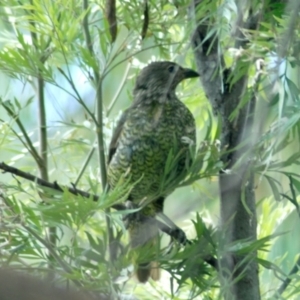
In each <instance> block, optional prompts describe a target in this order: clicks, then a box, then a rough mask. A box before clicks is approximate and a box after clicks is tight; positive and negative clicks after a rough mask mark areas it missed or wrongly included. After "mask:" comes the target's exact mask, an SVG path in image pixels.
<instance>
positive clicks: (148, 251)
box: [128, 220, 160, 283]
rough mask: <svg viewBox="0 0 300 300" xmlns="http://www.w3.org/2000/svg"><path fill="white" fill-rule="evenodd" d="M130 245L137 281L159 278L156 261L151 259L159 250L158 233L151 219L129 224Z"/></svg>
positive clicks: (143, 281)
mask: <svg viewBox="0 0 300 300" xmlns="http://www.w3.org/2000/svg"><path fill="white" fill-rule="evenodd" d="M128 231H129V238H130V246H131V248H132V250H131V251H132V253H133V263H134V268H135V275H136V277H137V279H138V281H139V282H142V283H145V282H147V281H148V279H149V278H152V279H153V280H159V279H160V269H159V265H158V262H156V261H152V259H154V258H155V256H156V254H157V253H158V251H159V235H158V227H157V224H156V222H153V220H152V221H151V220H149V221H143V222H134V224H133V223H131V224H130V225H129V228H128Z"/></svg>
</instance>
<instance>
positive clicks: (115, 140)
mask: <svg viewBox="0 0 300 300" xmlns="http://www.w3.org/2000/svg"><path fill="white" fill-rule="evenodd" d="M127 115H128V109H127V110H125V111H124V112H123V114H122V116H121V118H120V119H119V121H118V124H117V127H116V128H115V130H114V133H113V136H112V139H111V141H110V144H109V152H108V161H107V163H108V164H109V163H110V161H111V159H112V157H113V156H114V154H115V153H116V151H117V148H118V143H119V137H120V136H121V133H122V129H123V125H124V124H125V122H126V119H127Z"/></svg>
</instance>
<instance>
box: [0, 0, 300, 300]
mask: <svg viewBox="0 0 300 300" xmlns="http://www.w3.org/2000/svg"><path fill="white" fill-rule="evenodd" d="M82 2H83V3H82ZM82 2H81V1H69V0H57V1H51V0H42V1H38V0H28V1H17V0H3V1H1V4H0V16H1V18H0V28H1V33H0V78H1V79H0V81H1V91H0V100H1V102H0V116H1V117H0V132H1V138H0V149H1V161H3V162H5V163H6V164H8V165H13V166H14V167H16V168H18V169H21V170H23V171H25V172H28V173H31V174H33V175H35V176H38V177H41V178H43V179H44V180H47V181H50V182H54V181H55V182H57V183H58V184H59V185H61V186H62V187H64V186H71V185H72V184H73V185H74V186H76V187H78V188H79V189H81V190H84V191H87V192H89V193H91V194H93V195H98V196H99V200H98V201H97V202H94V201H92V200H91V199H86V198H84V197H82V196H74V195H72V194H71V193H70V192H69V191H68V190H67V189H64V188H63V189H64V191H63V192H62V193H61V192H59V191H55V190H53V189H50V188H42V187H41V186H39V185H38V184H36V183H35V182H31V181H28V180H25V179H22V178H19V177H17V176H12V175H11V174H9V173H5V174H1V175H0V176H1V177H0V184H1V186H0V188H1V195H0V196H1V199H0V200H1V206H0V218H1V219H0V230H1V236H0V253H1V256H0V261H1V265H10V266H14V267H15V268H18V269H21V270H26V271H28V270H30V272H31V273H33V274H36V275H39V276H40V275H41V274H42V275H45V276H46V275H47V273H48V270H49V265H50V266H51V267H52V268H53V269H54V273H55V280H57V281H59V282H63V283H64V284H65V283H66V282H71V284H74V285H77V286H80V287H83V288H85V289H89V290H93V291H99V292H100V293H102V294H109V295H112V298H115V299H116V298H117V295H119V297H120V298H122V297H123V296H125V295H127V296H128V297H132V299H134V298H133V297H134V296H135V297H139V298H140V299H219V298H221V297H222V294H223V291H222V288H224V287H222V288H220V283H219V281H218V274H217V271H216V270H215V269H214V268H213V267H211V266H210V265H209V264H207V263H206V262H205V260H207V258H208V257H210V256H213V257H215V258H217V259H218V258H220V257H221V256H222V253H219V252H218V249H219V248H218V243H219V230H220V228H218V224H219V218H218V214H219V211H218V209H219V206H218V205H219V204H218V203H219V202H218V187H217V178H218V172H219V171H220V170H221V169H226V166H223V165H222V163H221V162H220V161H219V142H218V138H219V132H220V126H221V124H220V121H219V119H218V118H217V117H215V116H213V113H212V110H211V107H210V104H209V103H208V101H207V99H206V97H205V94H204V92H203V90H202V88H201V85H200V83H199V81H197V80H194V81H187V82H184V83H182V84H181V85H180V86H179V88H178V89H177V93H178V95H179V98H180V99H182V100H183V101H184V103H185V104H186V105H187V106H188V107H189V109H190V110H191V111H192V112H193V115H194V117H195V119H196V124H197V140H198V142H197V146H198V149H199V152H198V156H197V157H196V159H195V162H194V164H193V165H192V166H191V169H190V172H189V174H188V176H187V177H186V178H184V179H183V180H182V181H181V182H180V183H178V187H179V188H178V190H176V191H175V192H174V193H173V194H172V195H171V196H170V197H169V199H168V201H167V205H166V209H165V212H166V214H167V215H168V216H170V218H171V219H173V220H174V219H175V220H176V222H177V224H178V225H179V226H180V227H181V228H183V230H184V231H185V232H186V234H187V236H188V238H189V239H190V240H191V241H192V243H191V244H188V245H187V246H185V247H180V246H179V245H177V243H176V242H174V243H173V244H172V245H171V246H169V239H170V238H169V237H167V236H166V235H164V237H163V238H162V245H163V246H162V250H161V256H160V259H159V261H160V264H161V267H162V269H164V270H166V272H163V276H162V279H161V281H160V282H149V283H147V284H146V285H137V284H136V281H135V280H134V279H132V278H131V272H132V267H131V260H130V254H128V247H127V242H128V241H127V240H128V238H127V235H126V231H125V229H124V225H123V224H122V221H121V218H122V214H123V213H124V212H117V211H115V210H111V211H108V209H109V208H110V207H111V205H112V204H117V203H123V202H124V200H125V199H126V195H127V194H128V192H129V191H130V188H131V187H130V185H128V182H126V180H125V181H120V183H118V188H116V189H115V190H114V191H113V192H110V193H106V192H104V188H103V186H104V185H105V183H106V167H105V161H106V156H107V146H108V143H109V141H110V138H111V134H112V129H113V127H114V126H115V123H116V120H117V118H118V116H119V115H120V114H121V111H123V110H124V109H126V108H127V107H128V106H129V104H130V103H131V101H132V94H131V91H132V88H133V83H134V79H135V77H136V74H137V73H138V71H139V70H140V69H141V68H142V67H143V66H145V65H146V64H147V63H148V62H150V61H151V60H171V61H176V62H178V63H180V64H181V65H184V66H188V67H193V68H195V63H194V58H193V55H192V51H191V49H190V36H191V33H192V31H193V28H194V24H193V22H192V19H191V17H189V16H188V7H189V2H188V1H173V2H169V1H160V2H157V1H155V0H152V1H148V2H141V1H135V0H134V1H123V0H121V1H118V2H117V9H116V16H117V35H116V40H115V41H112V39H113V38H112V35H111V31H110V30H109V29H110V23H109V21H108V19H107V18H106V16H105V3H104V2H103V1H89V3H87V1H82ZM253 2H256V1H253ZM267 2H268V1H267ZM145 3H148V5H147V7H148V9H149V11H148V12H149V22H148V24H146V21H145V20H147V17H146V15H145V7H146V6H145V5H146V4H145ZM249 3H250V2H249ZM253 5H254V4H253ZM262 5H263V4H260V3H257V7H255V8H256V9H260V8H261V6H262ZM293 6H295V7H296V6H297V5H296V1H294V2H293V1H291V2H290V3H288V4H283V3H281V2H277V3H276V4H274V3H273V2H271V1H269V2H268V3H265V7H264V13H263V18H262V20H261V22H260V26H259V29H258V30H257V31H253V32H252V31H251V30H249V31H247V32H245V34H246V35H247V37H248V38H249V43H248V47H247V48H246V49H235V48H233V45H232V42H231V36H230V35H231V32H232V30H233V27H234V24H235V21H236V19H237V17H238V10H237V7H236V4H235V1H233V0H231V1H203V6H201V7H200V9H199V10H198V12H197V15H198V17H200V18H203V19H204V21H205V22H211V23H209V24H211V32H212V33H213V32H218V33H219V37H220V49H222V51H224V57H225V63H226V66H227V67H228V68H230V67H232V66H234V65H235V61H236V59H237V57H239V58H240V57H242V58H243V59H242V61H243V63H244V65H242V64H239V65H238V66H239V68H238V69H236V70H235V71H236V72H235V73H234V76H232V78H230V82H229V84H228V85H229V88H230V85H232V84H234V83H235V82H236V81H238V79H239V78H240V77H241V76H242V75H244V73H245V72H246V71H247V72H249V85H248V87H247V92H246V93H245V97H244V99H243V101H242V102H241V105H243V104H245V103H246V102H247V101H248V100H249V97H247V95H250V93H251V92H252V91H253V90H255V89H256V88H257V90H256V91H255V93H256V94H257V99H258V100H257V109H256V110H257V114H256V116H255V124H256V126H255V128H254V132H255V139H254V140H253V144H254V145H253V149H254V150H255V151H254V152H255V153H254V154H255V155H254V156H255V164H254V166H253V168H254V170H255V174H256V186H255V192H256V198H257V214H258V223H259V224H258V228H257V232H258V237H259V239H258V240H257V241H255V242H249V241H237V242H236V243H235V244H233V245H231V250H232V251H235V252H237V253H243V254H247V253H249V252H251V251H252V250H253V249H256V250H258V260H259V263H260V273H259V276H260V290H261V295H262V299H269V298H272V297H274V295H275V294H276V291H277V289H278V287H279V286H280V285H281V283H282V281H284V280H286V278H287V276H288V273H289V272H290V270H291V269H292V268H293V267H294V265H295V263H296V261H297V259H298V255H299V249H300V243H299V238H298V228H299V223H300V222H299V220H300V219H299V215H300V212H299V205H298V200H297V199H298V194H299V192H300V175H299V171H298V168H299V163H300V160H299V158H300V152H299V148H300V144H299V142H300V139H299V135H300V122H299V118H300V104H299V103H300V100H299V80H298V77H299V76H298V72H299V63H300V61H299V42H298V39H299V29H300V27H299V18H298V19H297V18H296V20H295V19H293V14H295V13H296V15H297V14H299V11H297V10H296V12H295V11H293V13H291V14H290V12H289V11H287V12H286V9H287V8H289V7H290V8H291V7H293ZM298 17H299V15H298ZM143 26H144V27H143ZM142 28H144V30H142ZM141 36H143V39H142V38H141ZM220 51H221V50H220ZM255 59H263V61H264V66H265V67H264V69H263V71H262V74H261V75H260V81H259V82H258V83H257V82H256V81H255V78H256V76H257V74H256V69H255V65H253V66H252V65H251V67H250V71H249V64H253V61H254V60H255ZM238 112H239V107H237V108H236V111H235V112H234V113H233V114H232V115H231V116H230V117H231V118H235V117H236V115H237V114H238ZM45 129H46V130H45ZM168 167H169V168H171V163H170V165H168ZM251 167H252V166H251ZM228 171H229V170H228ZM245 184H247V183H245ZM49 227H50V228H56V229H55V230H53V229H52V230H50V231H49V230H47V229H48V228H49ZM51 233H52V234H53V236H49V234H51ZM112 235H113V236H114V237H115V238H116V241H115V244H116V245H117V246H116V247H115V248H114V250H116V252H117V254H118V259H117V260H114V261H111V260H110V255H109V251H108V243H109V240H111V238H112ZM54 242H55V243H56V244H55V245H53V244H51V243H54ZM299 294H300V286H299V280H298V274H297V273H295V274H293V276H292V282H291V284H289V285H288V287H287V288H286V289H285V290H284V292H283V294H282V299H298V298H299ZM127 299H129V298H127Z"/></svg>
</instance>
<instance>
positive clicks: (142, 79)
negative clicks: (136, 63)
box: [134, 61, 199, 95]
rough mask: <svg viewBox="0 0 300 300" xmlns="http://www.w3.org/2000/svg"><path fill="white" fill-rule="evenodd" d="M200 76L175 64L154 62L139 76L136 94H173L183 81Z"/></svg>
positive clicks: (135, 89)
mask: <svg viewBox="0 0 300 300" xmlns="http://www.w3.org/2000/svg"><path fill="white" fill-rule="evenodd" d="M198 76H199V74H198V73H197V72H195V71H194V70H192V69H185V68H182V67H181V66H179V65H178V64H176V63H174V62H170V61H158V62H152V63H150V64H149V65H148V66H147V67H145V68H144V69H143V70H142V71H141V72H140V74H139V75H138V77H137V81H136V84H135V88H134V93H138V92H139V91H145V92H146V93H147V94H150V93H152V94H163V95H168V94H172V93H174V92H175V89H176V87H177V85H178V84H179V83H180V82H181V81H183V80H184V79H187V78H193V77H198Z"/></svg>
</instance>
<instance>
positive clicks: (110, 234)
mask: <svg viewBox="0 0 300 300" xmlns="http://www.w3.org/2000/svg"><path fill="white" fill-rule="evenodd" d="M83 10H84V11H85V12H86V14H85V16H84V18H83V21H82V24H83V32H84V36H85V42H86V45H87V48H88V50H89V52H90V55H91V56H92V57H95V54H94V50H93V45H92V40H91V35H90V31H89V25H88V10H89V6H88V0H83ZM93 73H94V74H93V75H94V82H95V86H96V101H97V112H96V116H97V124H96V128H97V141H98V158H99V165H100V173H101V182H102V187H103V190H106V189H107V175H106V160H105V152H104V137H103V98H102V77H101V76H100V75H99V70H98V69H97V68H96V67H94V68H93ZM105 212H106V216H105V219H106V225H107V230H108V244H109V248H110V251H109V256H110V260H111V261H112V260H113V254H112V253H113V251H112V249H111V247H112V245H113V241H114V235H113V230H112V226H111V221H110V218H109V216H108V214H109V212H110V209H106V211H105Z"/></svg>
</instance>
